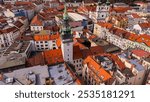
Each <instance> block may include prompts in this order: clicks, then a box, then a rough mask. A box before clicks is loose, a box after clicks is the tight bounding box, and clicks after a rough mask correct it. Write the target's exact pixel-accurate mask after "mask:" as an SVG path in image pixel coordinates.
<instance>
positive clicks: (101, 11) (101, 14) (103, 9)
mask: <svg viewBox="0 0 150 102" xmlns="http://www.w3.org/2000/svg"><path fill="white" fill-rule="evenodd" d="M109 10H110V2H109V0H107V1H106V3H105V4H102V2H101V0H99V1H98V5H97V8H96V19H97V21H98V20H105V18H106V17H108V16H109Z"/></svg>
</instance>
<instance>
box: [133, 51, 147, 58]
mask: <svg viewBox="0 0 150 102" xmlns="http://www.w3.org/2000/svg"><path fill="white" fill-rule="evenodd" d="M131 52H132V54H135V55H136V56H139V57H140V58H146V57H148V56H150V53H149V52H146V51H144V50H140V49H138V50H132V51H131Z"/></svg>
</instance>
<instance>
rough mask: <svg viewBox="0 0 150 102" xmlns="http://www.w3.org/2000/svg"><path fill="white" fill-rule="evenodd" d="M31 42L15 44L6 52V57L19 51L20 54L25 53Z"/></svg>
mask: <svg viewBox="0 0 150 102" xmlns="http://www.w3.org/2000/svg"><path fill="white" fill-rule="evenodd" d="M29 45H30V42H14V43H13V44H12V45H11V46H10V47H9V48H8V49H7V50H6V51H5V52H4V56H7V55H9V54H10V53H11V52H12V51H17V52H18V51H19V53H24V52H25V51H26V49H27V48H28V46H29Z"/></svg>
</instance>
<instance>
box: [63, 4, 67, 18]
mask: <svg viewBox="0 0 150 102" xmlns="http://www.w3.org/2000/svg"><path fill="white" fill-rule="evenodd" d="M63 19H64V20H65V19H68V12H67V7H66V3H65V4H64V14H63Z"/></svg>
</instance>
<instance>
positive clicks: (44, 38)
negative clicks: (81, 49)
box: [34, 33, 59, 41]
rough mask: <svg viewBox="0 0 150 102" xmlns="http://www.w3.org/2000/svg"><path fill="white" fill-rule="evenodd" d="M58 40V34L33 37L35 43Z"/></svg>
mask: <svg viewBox="0 0 150 102" xmlns="http://www.w3.org/2000/svg"><path fill="white" fill-rule="evenodd" d="M58 38H59V34H58V33H57V34H51V35H49V34H36V35H34V40H35V41H49V40H57V39H58Z"/></svg>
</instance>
